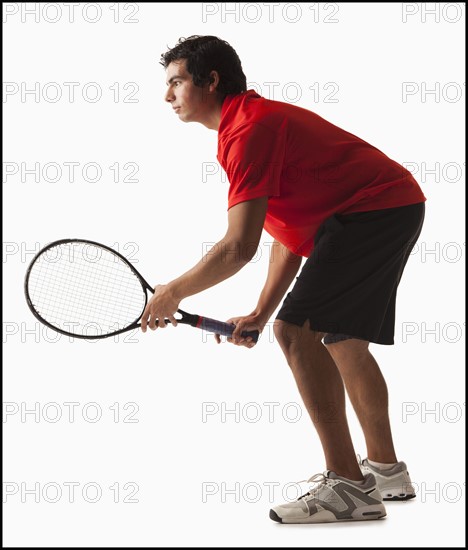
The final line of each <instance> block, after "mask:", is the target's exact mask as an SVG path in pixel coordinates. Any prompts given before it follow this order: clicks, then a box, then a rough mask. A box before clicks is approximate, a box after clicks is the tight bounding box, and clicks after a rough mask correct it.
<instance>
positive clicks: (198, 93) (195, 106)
mask: <svg viewBox="0 0 468 550" xmlns="http://www.w3.org/2000/svg"><path fill="white" fill-rule="evenodd" d="M185 65H186V61H185V59H181V60H180V61H173V62H172V63H169V65H168V67H167V69H166V84H167V86H168V88H167V92H166V94H165V96H164V100H165V101H168V102H169V103H170V104H171V106H172V108H173V109H174V110H175V113H177V114H178V115H179V118H180V120H182V121H184V122H201V123H203V122H204V121H205V120H206V119H207V118H208V117H209V116H210V113H211V111H212V109H213V102H214V101H215V99H216V98H215V97H213V94H210V93H209V89H208V88H209V87H208V85H207V86H206V87H203V88H200V87H198V86H195V84H194V83H193V80H192V76H191V74H190V73H189V72H188V71H187V69H186V67H185ZM214 95H216V94H214Z"/></svg>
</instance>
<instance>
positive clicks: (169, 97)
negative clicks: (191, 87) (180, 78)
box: [164, 89, 175, 103]
mask: <svg viewBox="0 0 468 550" xmlns="http://www.w3.org/2000/svg"><path fill="white" fill-rule="evenodd" d="M174 99H175V98H174V94H173V93H172V91H171V90H170V89H168V90H167V92H166V93H165V94H164V101H168V102H169V103H171V102H172V101H174Z"/></svg>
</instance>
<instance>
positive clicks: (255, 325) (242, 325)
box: [215, 313, 267, 348]
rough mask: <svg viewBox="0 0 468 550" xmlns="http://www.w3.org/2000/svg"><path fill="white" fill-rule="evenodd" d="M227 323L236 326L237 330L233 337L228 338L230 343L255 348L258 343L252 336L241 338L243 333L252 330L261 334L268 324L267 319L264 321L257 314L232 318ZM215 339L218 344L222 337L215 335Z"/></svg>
mask: <svg viewBox="0 0 468 550" xmlns="http://www.w3.org/2000/svg"><path fill="white" fill-rule="evenodd" d="M226 323H230V324H233V325H236V328H235V330H234V332H233V333H232V337H231V338H227V341H228V342H229V343H231V344H234V345H236V346H244V347H246V348H253V347H254V346H255V344H256V342H254V341H253V340H252V338H251V337H250V336H248V337H247V338H244V337H243V336H241V333H242V332H244V331H251V330H258V331H259V333H261V332H262V330H263V329H264V327H265V325H266V323H267V319H264V318H263V317H261V316H259V315H257V314H255V313H250V314H249V315H244V316H241V317H231V318H230V319H228V320H227V321H226ZM215 339H216V342H217V343H218V344H220V343H221V336H220V335H219V334H215Z"/></svg>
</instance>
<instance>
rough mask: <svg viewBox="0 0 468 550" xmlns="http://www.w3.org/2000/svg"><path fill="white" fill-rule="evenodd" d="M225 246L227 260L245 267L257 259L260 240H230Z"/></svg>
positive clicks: (225, 242)
mask: <svg viewBox="0 0 468 550" xmlns="http://www.w3.org/2000/svg"><path fill="white" fill-rule="evenodd" d="M223 244H224V246H223V249H224V256H225V260H226V261H229V262H233V263H236V264H240V265H241V266H244V265H246V264H248V263H249V262H250V261H252V260H253V258H254V257H255V255H256V253H257V248H258V244H259V240H257V239H254V240H248V239H229V240H227V241H224V243H223Z"/></svg>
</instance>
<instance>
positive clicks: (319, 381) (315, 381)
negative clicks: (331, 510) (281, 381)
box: [274, 319, 363, 481]
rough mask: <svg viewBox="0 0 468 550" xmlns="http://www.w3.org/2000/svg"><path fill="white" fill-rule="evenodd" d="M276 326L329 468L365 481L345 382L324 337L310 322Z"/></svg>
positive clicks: (343, 475)
mask: <svg viewBox="0 0 468 550" xmlns="http://www.w3.org/2000/svg"><path fill="white" fill-rule="evenodd" d="M274 327H275V336H276V339H277V340H278V342H279V344H280V346H281V349H282V350H283V353H284V354H285V356H286V359H287V361H288V364H289V366H290V367H291V370H292V372H293V375H294V378H295V380H296V383H297V386H298V389H299V393H300V394H301V397H302V400H303V401H304V404H305V406H306V408H307V411H308V412H309V415H310V417H311V419H312V421H313V423H314V425H315V428H316V429H317V432H318V435H319V437H320V441H321V443H322V447H323V451H324V454H325V460H326V468H327V469H329V470H333V471H334V472H336V473H337V474H338V475H340V476H342V477H345V478H348V479H351V480H356V481H358V480H362V479H363V476H362V473H361V470H360V468H359V465H358V463H357V460H356V453H355V451H354V447H353V443H352V441H351V435H350V433H349V427H348V421H347V419H346V411H345V391H344V386H343V381H342V378H341V375H340V372H339V371H338V368H337V366H336V365H335V363H334V361H333V359H332V357H331V355H330V353H329V352H328V351H327V349H326V348H325V346H324V345H323V344H322V342H321V340H322V337H323V334H321V333H318V332H314V331H312V330H310V328H309V321H308V320H307V321H306V322H305V324H304V325H303V326H302V327H298V326H296V325H293V324H291V323H286V322H284V321H280V320H279V319H277V320H276V321H275V325H274Z"/></svg>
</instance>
